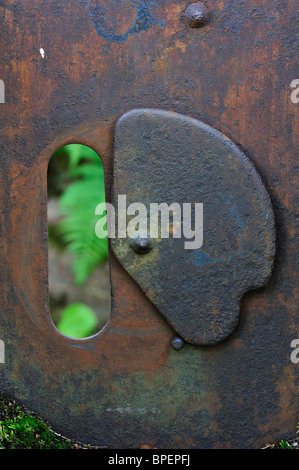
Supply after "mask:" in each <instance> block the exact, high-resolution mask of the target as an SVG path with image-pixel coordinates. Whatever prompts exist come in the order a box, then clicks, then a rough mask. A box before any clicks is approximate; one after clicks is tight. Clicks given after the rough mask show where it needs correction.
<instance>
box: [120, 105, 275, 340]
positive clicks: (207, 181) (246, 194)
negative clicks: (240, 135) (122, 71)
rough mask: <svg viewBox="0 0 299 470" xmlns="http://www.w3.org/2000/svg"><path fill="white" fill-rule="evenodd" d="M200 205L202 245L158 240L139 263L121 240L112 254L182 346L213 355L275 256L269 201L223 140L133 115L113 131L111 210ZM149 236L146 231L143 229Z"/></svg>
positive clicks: (159, 115)
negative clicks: (123, 202) (123, 201)
mask: <svg viewBox="0 0 299 470" xmlns="http://www.w3.org/2000/svg"><path fill="white" fill-rule="evenodd" d="M118 195H126V197H127V205H129V204H131V203H133V202H141V203H143V204H144V205H145V206H146V208H147V210H148V214H149V213H150V204H151V203H162V202H164V203H167V204H172V203H173V202H176V203H179V204H180V205H181V207H183V206H182V205H183V204H184V203H192V205H193V206H194V204H195V203H203V245H202V246H201V248H199V249H186V248H185V242H186V239H184V238H181V239H174V238H171V237H170V238H169V239H165V238H161V237H160V238H158V239H156V240H154V241H153V245H152V247H150V248H151V249H150V250H148V253H147V254H144V255H142V256H141V255H140V254H139V253H136V251H135V250H134V249H133V248H134V247H133V245H132V241H130V239H129V238H124V239H122V238H116V239H114V240H112V248H113V251H114V253H115V255H116V256H117V258H118V259H119V261H120V262H121V264H122V265H123V266H124V268H125V269H126V270H127V272H128V273H129V274H130V275H131V276H132V278H133V279H134V280H135V281H136V282H137V283H138V284H139V286H140V287H141V289H142V290H143V291H144V293H145V294H146V296H147V297H148V298H149V299H150V300H151V301H152V302H153V304H154V305H155V306H156V307H157V309H158V310H159V311H160V313H161V314H162V315H163V316H164V317H165V319H166V320H167V321H168V322H169V324H170V325H172V327H173V328H174V330H175V331H176V332H177V333H178V334H179V335H180V336H181V337H182V338H183V339H184V340H185V341H187V342H189V343H193V344H196V345H212V344H216V343H218V342H220V341H222V340H224V339H225V338H227V337H228V336H229V335H230V334H231V333H232V332H233V330H234V328H235V327H236V325H237V323H238V317H239V308H240V300H241V298H242V296H243V295H244V293H245V292H247V291H248V290H250V289H253V288H257V287H261V286H263V285H264V284H265V283H266V282H267V280H268V278H269V276H270V274H271V270H272V263H273V257H274V251H275V248H274V247H275V230H274V217H273V212H272V207H271V203H270V199H269V197H268V194H267V192H266V190H265V187H264V185H263V183H262V181H261V179H260V177H259V175H258V173H257V172H256V170H255V168H254V166H253V165H252V163H251V162H250V161H249V160H248V159H247V157H245V155H244V154H243V153H242V152H241V151H240V150H239V149H238V147H237V146H236V145H234V144H233V143H232V142H231V141H230V140H229V139H228V138H226V137H225V136H224V135H222V134H221V133H220V132H218V131H216V130H215V129H213V128H211V127H210V126H208V125H206V124H204V123H202V122H199V121H197V120H195V119H191V118H189V117H186V116H182V115H180V114H176V113H171V112H165V111H159V110H146V109H145V110H134V111H131V112H129V113H127V114H125V115H124V116H123V117H122V118H121V119H120V120H119V122H118V124H117V127H116V131H115V154H114V192H113V201H112V202H113V204H114V207H115V208H116V210H117V203H118ZM148 230H149V229H148Z"/></svg>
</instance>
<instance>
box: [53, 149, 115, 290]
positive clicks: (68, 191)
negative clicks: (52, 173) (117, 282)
mask: <svg viewBox="0 0 299 470" xmlns="http://www.w3.org/2000/svg"><path fill="white" fill-rule="evenodd" d="M61 151H63V152H66V153H67V155H68V157H69V166H68V171H69V176H70V178H71V182H70V183H69V184H68V185H66V187H65V189H64V190H63V191H62V194H61V195H60V197H59V210H60V213H61V215H62V216H63V219H62V220H61V222H60V223H59V227H58V228H59V232H60V233H61V236H62V240H63V242H64V243H65V244H66V245H67V250H68V251H69V252H70V253H71V254H72V255H73V257H74V261H73V264H72V268H73V271H74V275H75V282H76V285H81V284H83V283H84V281H85V280H86V279H87V278H88V276H89V275H90V274H91V273H92V272H93V270H94V269H95V267H96V266H97V265H98V264H99V263H100V262H102V261H104V260H106V259H107V257H108V244H107V238H106V239H99V238H97V236H96V234H95V225H96V222H97V221H98V217H97V216H96V215H95V208H96V206H97V205H98V204H100V203H102V202H105V189H104V173H103V166H102V163H101V160H100V158H99V156H98V155H97V153H96V152H94V151H93V150H92V149H91V148H89V147H86V146H84V145H67V146H66V147H63V149H61V150H59V151H58V153H56V154H55V155H54V156H53V158H57V156H58V157H59V155H60V152H61Z"/></svg>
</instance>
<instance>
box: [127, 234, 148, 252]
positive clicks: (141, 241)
mask: <svg viewBox="0 0 299 470" xmlns="http://www.w3.org/2000/svg"><path fill="white" fill-rule="evenodd" d="M131 246H132V248H133V250H134V251H135V253H137V254H138V255H145V254H146V253H148V252H149V251H151V249H152V248H153V241H152V240H151V239H150V238H149V237H147V236H144V237H137V238H132V240H131Z"/></svg>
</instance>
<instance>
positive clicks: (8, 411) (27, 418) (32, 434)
mask: <svg viewBox="0 0 299 470" xmlns="http://www.w3.org/2000/svg"><path fill="white" fill-rule="evenodd" d="M79 447H81V446H79V444H76V443H74V442H72V441H69V440H68V439H65V438H63V437H62V436H59V435H58V434H56V433H54V432H53V431H52V430H51V429H50V427H49V425H48V423H46V422H45V421H43V420H41V419H40V418H38V417H37V416H35V415H34V414H30V413H28V412H26V410H25V409H24V408H22V407H21V406H19V405H17V404H16V403H15V402H14V401H12V400H6V399H3V398H0V448H2V449H72V448H79Z"/></svg>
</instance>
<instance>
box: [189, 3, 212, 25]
mask: <svg viewBox="0 0 299 470" xmlns="http://www.w3.org/2000/svg"><path fill="white" fill-rule="evenodd" d="M209 16H210V12H209V10H208V9H207V7H206V6H205V5H204V4H203V3H200V2H198V3H192V5H189V6H188V8H187V9H186V10H185V17H186V18H187V20H188V24H189V26H190V28H201V27H202V26H203V25H205V24H206V23H207V22H208V20H209Z"/></svg>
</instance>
